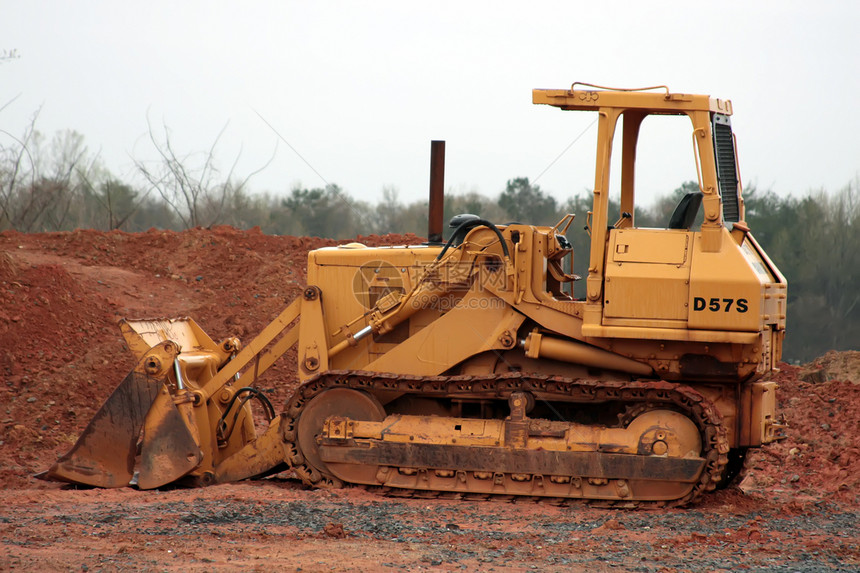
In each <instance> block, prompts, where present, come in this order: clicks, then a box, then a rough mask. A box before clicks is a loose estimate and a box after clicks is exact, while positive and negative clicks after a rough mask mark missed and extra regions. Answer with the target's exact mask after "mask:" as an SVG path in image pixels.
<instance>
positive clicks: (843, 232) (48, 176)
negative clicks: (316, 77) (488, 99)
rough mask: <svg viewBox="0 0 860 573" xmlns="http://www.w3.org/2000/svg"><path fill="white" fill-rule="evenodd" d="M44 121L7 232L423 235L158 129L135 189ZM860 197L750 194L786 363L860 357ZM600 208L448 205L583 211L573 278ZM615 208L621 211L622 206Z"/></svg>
mask: <svg viewBox="0 0 860 573" xmlns="http://www.w3.org/2000/svg"><path fill="white" fill-rule="evenodd" d="M35 118H36V116H34V118H33V121H32V122H31V123H30V126H29V128H28V129H26V130H25V132H24V133H23V134H22V136H20V137H15V136H12V135H11V134H8V133H6V132H0V135H3V136H6V137H2V138H0V231H4V230H8V229H15V230H17V231H20V232H25V233H36V232H48V231H68V230H73V229H77V228H91V229H98V230H104V231H109V230H113V229H120V230H123V231H127V232H139V231H145V230H147V229H150V228H153V227H154V228H159V229H170V230H182V229H187V228H193V227H198V226H202V227H209V226H213V225H232V226H234V227H237V228H240V229H248V228H252V227H259V228H260V230H261V231H262V232H264V233H268V234H277V235H298V236H303V235H309V236H318V237H330V238H336V239H347V238H353V237H356V236H358V235H368V234H373V233H376V234H384V233H415V234H417V235H419V236H424V235H426V230H427V212H428V205H427V201H414V202H411V203H404V202H403V201H401V200H400V198H399V197H398V192H397V190H396V189H394V188H392V187H387V188H384V189H383V190H382V197H381V199H380V200H379V201H378V202H376V203H371V202H369V201H365V200H359V199H356V198H354V197H352V196H351V195H350V194H349V193H348V192H347V191H345V190H344V189H342V188H340V187H339V186H337V185H334V184H327V185H323V186H318V187H304V186H295V187H294V188H292V189H291V190H290V191H289V192H288V193H287V194H286V195H281V194H274V193H253V192H252V191H251V190H250V188H249V181H250V180H251V177H252V176H253V174H251V176H245V177H241V178H240V177H239V176H237V175H236V174H235V172H234V171H235V169H234V168H231V169H229V170H226V171H222V170H220V169H219V168H218V167H217V166H216V165H215V161H214V158H213V157H214V153H213V152H214V148H215V146H214V145H213V147H212V149H210V150H209V152H208V153H203V154H179V153H177V152H176V151H175V149H174V147H173V146H172V145H171V142H170V137H169V131H167V130H166V129H165V131H164V133H163V134H162V135H161V136H157V135H156V134H155V133H154V132H153V130H150V137H151V140H152V143H153V146H154V147H155V149H156V151H157V154H158V159H157V160H155V161H151V162H143V161H137V160H136V161H135V166H136V170H137V173H138V174H139V175H140V177H139V178H138V179H139V180H142V181H143V182H144V183H143V184H140V183H137V184H134V183H130V182H127V181H122V180H120V179H119V178H117V177H116V176H114V175H113V174H111V173H110V172H109V171H108V170H107V169H105V168H104V167H103V166H101V165H100V162H99V161H98V157H93V156H92V155H91V154H90V153H89V151H88V149H87V147H86V145H85V143H84V138H83V137H82V136H81V135H80V134H78V133H76V132H74V131H65V132H60V133H57V134H55V135H54V136H53V137H51V138H47V137H45V136H44V135H43V134H41V133H39V132H38V131H37V130H36V129H35V128H34V126H35ZM216 143H217V141H216ZM234 167H235V166H234ZM858 185H860V178H857V179H855V180H853V181H851V182H849V183H848V184H847V185H846V186H845V187H844V188H842V189H840V190H838V191H835V192H829V193H828V192H825V191H819V192H814V193H808V194H806V195H804V196H801V197H794V196H792V195H783V194H777V193H775V192H774V191H772V190H760V189H757V188H755V186H748V188H747V189H746V190H745V193H744V198H745V205H746V213H747V216H746V219H747V222H748V223H749V225H750V228H751V229H752V230H753V234H754V235H755V237H756V238H757V239H758V241H759V242H760V243H761V244H762V246H763V247H764V248H765V250H766V251H767V253H768V254H769V255H770V257H771V258H772V259H773V261H774V262H775V263H776V264H777V266H779V268H780V269H781V270H782V272H783V273H784V274H785V275H786V277H787V278H788V280H789V304H788V308H789V315H788V336H787V338H786V341H785V348H784V357H785V358H786V359H789V360H794V361H802V362H805V361H808V360H811V359H812V358H815V357H816V356H819V355H821V354H823V353H824V352H826V351H827V350H830V349H837V350H844V349H858V348H860V217H858V215H860V196H858ZM696 189H698V185H697V184H696V183H695V182H684V183H682V184H681V185H679V187H678V188H677V189H675V191H673V192H672V193H670V194H667V195H666V196H664V197H660V198H659V199H658V200H656V201H655V202H654V203H653V204H652V205H650V206H647V207H638V206H637V210H636V213H635V221H636V225H637V226H640V227H665V226H666V224H667V222H668V220H669V217H670V215H671V213H672V210H673V209H674V207H675V205H676V204H677V202H678V200H679V199H680V197H682V196H683V195H684V194H685V193H686V192H687V191H690V190H696ZM591 200H592V198H591V195H590V193H587V192H583V193H579V194H576V195H574V196H572V197H569V198H568V199H566V200H564V201H561V202H560V201H557V200H556V199H555V198H554V197H553V196H552V195H551V194H549V193H547V192H546V191H545V190H543V189H541V187H540V186H539V185H537V184H535V183H533V182H530V181H529V179H528V178H524V177H516V178H512V179H509V180H508V181H507V184H506V185H505V188H504V189H503V190H501V191H500V192H499V194H498V195H496V196H494V197H490V196H486V195H483V194H480V193H477V192H469V193H459V194H449V195H447V196H446V198H445V210H444V211H445V218H446V220H447V219H448V218H450V217H451V216H453V215H455V214H457V213H475V214H478V215H481V216H482V217H483V218H485V219H489V220H492V221H497V222H511V221H521V222H528V223H535V224H544V225H547V224H549V225H551V224H555V223H556V222H558V221H559V220H560V219H561V218H562V217H563V216H564V215H565V214H567V213H576V214H578V217H579V218H578V219H577V221H576V223H575V224H574V225H573V226H572V227H571V229H570V230H569V232H568V239H569V240H570V242H571V243H572V245H573V247H574V254H575V257H574V272H576V273H577V274H580V275H582V276H585V275H586V274H587V271H586V269H587V264H588V253H589V237H588V235H587V233H586V232H585V230H584V229H583V226H584V224H585V221H584V219H585V214H586V213H587V212H588V211H589V210H590V209H591ZM610 209H611V211H610V212H611V213H612V212H614V213H618V211H619V207H618V204H617V202H616V203H612V202H611V206H610ZM700 217H701V215H700ZM581 294H582V293H578V295H580V296H581Z"/></svg>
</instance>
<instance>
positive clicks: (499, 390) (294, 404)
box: [281, 370, 729, 508]
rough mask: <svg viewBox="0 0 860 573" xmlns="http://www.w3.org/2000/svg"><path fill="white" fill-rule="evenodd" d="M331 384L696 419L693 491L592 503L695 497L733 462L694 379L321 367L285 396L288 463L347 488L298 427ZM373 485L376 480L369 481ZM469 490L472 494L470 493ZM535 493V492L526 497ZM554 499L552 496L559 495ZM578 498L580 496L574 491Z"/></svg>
mask: <svg viewBox="0 0 860 573" xmlns="http://www.w3.org/2000/svg"><path fill="white" fill-rule="evenodd" d="M330 388H351V389H354V390H364V391H368V392H373V391H382V390H386V391H395V392H403V393H405V394H413V395H418V396H425V397H440V398H441V397H445V398H457V397H458V396H463V397H469V398H475V397H477V398H484V399H502V400H506V399H507V398H508V397H509V396H510V394H511V393H512V392H517V391H524V392H533V393H536V394H539V395H540V397H538V396H536V398H538V399H544V400H547V399H552V398H553V397H558V398H559V399H560V400H562V401H568V402H570V401H573V402H577V403H589V402H591V403H599V402H603V401H610V400H611V401H618V402H622V403H625V404H629V405H631V406H635V405H647V406H648V407H649V408H650V407H672V408H674V409H677V410H679V411H681V412H683V413H685V414H686V415H687V416H689V417H690V419H692V420H693V422H694V423H695V424H696V425H697V426H698V428H699V431H700V433H701V436H702V445H703V448H704V451H703V457H704V458H705V460H706V464H705V470H704V471H703V472H702V477H701V478H700V480H699V482H698V483H697V484H696V485H695V486H694V487H693V489H692V490H691V491H690V493H689V494H687V495H685V496H683V497H682V498H679V499H676V500H671V501H659V502H650V501H633V502H631V501H629V500H623V499H619V500H618V501H617V502H616V501H609V502H607V501H606V500H593V502H592V504H594V505H600V506H607V505H608V506H617V507H625V508H626V507H678V506H683V505H687V504H690V503H692V502H693V501H695V500H696V499H697V498H698V497H699V496H701V495H702V494H703V493H705V492H707V491H712V490H714V489H715V487H716V485H717V483H718V482H719V481H720V479H721V476H722V474H723V470H724V468H725V466H726V464H727V463H728V451H729V445H728V439H727V434H726V429H725V427H724V426H723V423H722V416H721V415H720V413H719V411H718V410H717V409H716V407H715V406H714V405H713V403H711V402H710V401H709V400H707V399H706V398H705V397H703V396H702V395H701V394H699V393H698V392H696V391H695V390H694V389H692V388H690V387H689V386H684V385H680V384H676V383H670V382H665V381H645V380H638V381H632V382H613V381H599V380H590V379H569V378H564V377H561V376H541V375H533V374H523V373H506V374H498V375H491V376H431V377H419V376H411V375H398V374H382V373H378V372H363V371H356V370H330V371H328V372H325V373H322V374H318V375H317V376H315V377H314V378H311V379H310V380H308V381H307V382H305V383H304V384H303V385H301V386H300V387H299V388H298V389H297V390H296V392H295V393H294V394H293V396H292V398H291V399H290V401H289V402H288V403H287V407H286V411H285V418H284V420H283V423H282V425H281V427H282V428H283V434H282V437H283V439H284V445H285V447H286V451H287V458H288V459H287V462H288V463H289V464H290V466H292V468H293V470H294V471H295V472H296V474H297V475H298V477H299V478H300V479H301V480H302V481H303V482H304V483H305V484H306V485H309V486H312V487H320V488H326V487H341V486H342V485H343V484H342V483H341V481H340V480H339V479H337V478H335V477H333V476H331V475H327V474H325V473H323V472H320V471H319V470H318V469H317V468H315V467H313V466H311V465H310V464H307V463H306V462H305V459H304V456H302V454H301V451H300V450H299V447H298V444H297V440H296V428H297V424H298V419H299V416H300V415H301V413H302V410H303V408H304V406H305V405H306V404H307V403H308V402H310V400H311V399H312V398H314V397H315V396H317V395H318V394H320V393H321V392H324V391H326V390H328V389H330ZM368 487H369V488H370V489H374V488H373V487H372V486H368ZM375 489H386V490H390V491H387V493H389V495H394V496H399V497H420V498H427V497H451V492H438V491H425V490H394V489H393V488H379V487H377V488H375ZM467 495H470V494H467ZM488 497H491V498H492V497H499V498H501V499H504V500H507V499H510V498H511V497H512V496H510V495H502V496H491V495H488V494H482V493H480V494H474V496H473V498H474V499H486V498H488ZM526 497H527V498H530V497H531V496H526ZM553 499H555V498H547V500H548V501H549V500H553ZM576 499H579V498H576Z"/></svg>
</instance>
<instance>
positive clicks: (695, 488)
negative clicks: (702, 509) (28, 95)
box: [281, 371, 729, 506]
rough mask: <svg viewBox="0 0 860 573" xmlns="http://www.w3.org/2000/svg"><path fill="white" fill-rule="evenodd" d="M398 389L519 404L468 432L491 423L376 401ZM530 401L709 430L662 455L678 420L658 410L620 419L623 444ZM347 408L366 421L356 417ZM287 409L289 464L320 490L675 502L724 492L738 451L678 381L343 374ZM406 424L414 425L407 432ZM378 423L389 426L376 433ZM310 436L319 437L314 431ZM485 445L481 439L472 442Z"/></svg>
mask: <svg viewBox="0 0 860 573" xmlns="http://www.w3.org/2000/svg"><path fill="white" fill-rule="evenodd" d="M392 395H397V396H398V398H399V399H400V400H401V401H402V399H403V397H410V398H420V399H429V400H441V401H444V402H449V401H450V402H454V403H456V402H457V401H460V400H462V401H468V402H467V403H471V404H480V403H484V404H490V403H503V404H510V405H511V408H510V409H511V411H510V414H509V415H508V416H507V417H506V418H505V419H503V420H498V421H497V424H498V425H500V426H501V427H502V429H501V432H499V433H498V434H496V435H491V436H486V435H481V436H476V435H475V434H474V433H471V434H470V433H469V431H468V430H466V428H467V427H469V422H470V421H471V422H481V423H482V425H483V422H484V420H482V419H480V418H459V417H443V416H426V415H421V414H418V415H410V414H394V415H386V414H385V413H384V412H380V410H379V406H378V400H375V398H374V397H377V396H378V397H383V398H384V399H390V397H391V396H392ZM530 397H533V398H534V400H535V401H537V402H543V403H545V404H550V405H551V404H553V403H558V404H566V405H575V406H576V407H577V408H579V409H583V410H589V409H599V408H600V407H601V405H605V404H610V403H613V404H616V405H617V404H619V403H620V404H623V405H624V406H625V411H627V412H631V411H632V412H640V414H637V417H638V416H639V415H643V414H645V415H647V413H648V412H656V411H668V412H677V413H683V414H684V415H685V416H686V417H688V419H690V420H692V421H693V422H694V423H695V425H696V427H697V429H698V431H699V434H700V436H701V450H700V452H698V455H696V456H693V455H690V454H688V455H687V456H686V457H675V456H672V455H669V453H668V452H664V453H662V454H657V453H654V449H655V444H660V443H666V442H668V441H671V436H670V434H671V433H672V432H674V431H675V428H673V427H672V421H671V420H670V421H669V422H664V423H662V424H661V423H660V422H659V421H658V420H657V419H656V418H655V419H654V420H653V421H654V422H655V423H654V424H650V425H646V426H644V427H642V428H641V429H638V430H636V429H634V430H630V428H631V426H633V425H634V423H635V418H633V419H629V418H631V417H632V416H631V415H622V416H619V417H620V418H622V419H621V420H620V421H619V424H620V425H624V426H626V429H627V431H628V432H630V431H634V432H636V435H634V436H628V441H629V442H631V445H632V446H633V447H635V450H633V448H631V447H630V446H626V445H625V444H619V443H594V442H590V443H589V442H583V441H575V440H574V439H573V437H572V436H571V434H573V433H575V432H576V429H577V425H576V424H573V423H567V422H562V421H548V420H542V419H530V418H528V417H526V416H524V415H523V414H524V412H523V408H522V407H519V406H518V401H520V402H522V403H523V405H525V404H526V403H528V402H529V401H530V400H531V398H530ZM374 402H376V403H375V404H374ZM394 402H396V400H395V401H394ZM329 411H337V412H340V413H341V415H340V416H339V417H337V418H334V419H332V418H329V417H327V416H326V414H327V412H329ZM349 411H353V412H355V414H354V415H355V416H356V417H355V418H350V417H349V416H347V415H346V414H345V413H346V412H349ZM321 412H322V413H321ZM284 416H285V419H284V421H283V422H282V425H281V427H282V431H283V438H284V441H285V447H286V450H287V452H288V458H289V463H290V465H291V466H292V467H293V468H294V469H295V471H296V473H297V474H298V476H299V477H300V478H301V479H302V481H303V482H305V483H306V484H308V485H312V486H315V487H331V486H339V485H340V484H341V482H351V483H360V484H365V485H372V486H383V487H390V488H397V490H403V492H401V493H404V492H440V493H446V494H448V493H458V494H464V495H470V494H478V495H501V496H510V495H516V496H537V497H550V498H585V499H590V500H600V501H603V502H607V501H608V502H612V503H615V504H620V505H631V504H637V505H641V504H643V503H644V504H646V505H648V504H655V505H670V506H677V505H685V504H688V503H690V502H692V501H693V500H695V499H696V498H698V497H699V496H700V495H701V494H702V493H704V492H706V491H709V490H712V489H714V487H715V486H716V485H717V483H719V481H720V479H721V478H722V476H723V472H724V471H725V467H726V463H727V460H728V458H727V454H728V451H729V448H728V442H727V440H726V431H725V428H724V427H723V425H722V420H721V416H720V414H719V412H718V411H717V409H716V408H715V407H714V405H713V404H711V403H710V402H709V401H708V400H707V399H705V398H704V397H703V396H702V395H700V394H699V393H697V392H696V391H695V390H693V389H691V388H689V387H687V386H684V385H679V384H673V383H668V382H652V381H639V382H630V383H622V382H600V381H592V380H570V379H565V378H562V377H556V376H529V375H524V374H504V375H498V376H492V377H478V376H454V377H446V376H436V377H430V378H418V377H414V376H405V375H403V376H388V375H384V374H378V373H371V372H350V371H335V372H328V373H326V374H324V375H320V376H318V377H316V378H314V379H312V380H310V381H308V382H307V383H305V384H303V385H302V386H301V387H300V388H299V389H298V390H297V391H296V393H295V394H294V396H293V398H292V399H291V400H290V402H289V404H288V405H287V409H286V413H285V414H284ZM382 416H384V417H382ZM371 418H376V420H371ZM380 418H381V419H380ZM624 418H628V419H624ZM670 418H671V416H670ZM362 422H365V424H364V426H369V428H365V431H364V434H365V435H361V433H362ZM367 422H369V423H367ZM398 424H399V425H400V426H401V427H404V428H407V427H408V429H409V430H410V431H412V432H414V433H411V434H407V433H398V431H397V426H398ZM434 424H435V425H437V426H445V427H446V430H447V431H446V432H445V433H447V434H448V435H450V436H451V437H450V438H449V440H448V442H447V443H439V441H438V440H437V439H434V438H433V437H430V435H431V434H433V426H434ZM374 425H378V426H380V427H382V428H384V429H383V430H382V431H381V432H375V430H374V428H373V426H374ZM473 426H474V424H473ZM368 430H369V431H368ZM422 430H423V431H424V432H425V434H426V435H425V436H424V437H422V436H421V435H420V432H421V431H422ZM303 433H305V434H309V435H313V436H314V437H313V438H312V439H308V437H307V436H303V435H302V434H303ZM374 433H376V436H374V437H371V435H372V434H374ZM497 437H498V438H501V439H496V438H497ZM303 438H304V439H303ZM658 438H662V440H661V439H658ZM479 441H482V442H483V443H482V445H472V444H475V443H476V442H479ZM458 442H459V444H458ZM460 444H462V445H460ZM657 449H659V448H657ZM419 495H423V494H422V493H419Z"/></svg>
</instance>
